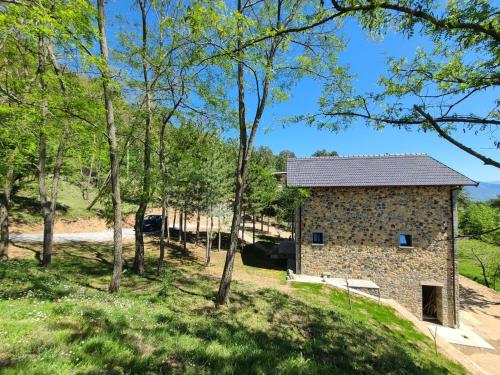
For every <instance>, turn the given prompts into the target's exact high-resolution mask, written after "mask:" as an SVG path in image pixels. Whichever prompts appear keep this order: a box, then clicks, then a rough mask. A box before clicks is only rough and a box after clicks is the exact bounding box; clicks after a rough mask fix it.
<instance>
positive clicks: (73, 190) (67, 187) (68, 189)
mask: <svg viewBox="0 0 500 375" xmlns="http://www.w3.org/2000/svg"><path fill="white" fill-rule="evenodd" d="M47 194H49V195H50V186H48V187H47ZM96 194H97V190H96V189H94V190H93V191H91V192H90V199H91V200H92V199H93V198H94V197H95V195H96ZM89 203H90V202H89V201H87V200H85V199H83V197H82V192H81V190H80V188H79V187H78V186H76V185H73V184H71V183H69V182H67V181H64V180H61V181H60V182H59V190H58V195H57V217H58V218H61V219H67V220H71V219H77V218H82V217H83V218H85V217H93V216H96V215H97V213H98V211H99V210H101V209H102V208H103V206H102V204H100V203H99V202H97V204H95V205H94V207H93V208H92V209H91V210H88V209H87V207H88V205H89ZM123 207H124V208H123V211H124V212H125V213H127V212H129V211H131V210H133V209H134V207H135V206H134V205H131V204H128V203H126V202H124V203H123ZM40 212H41V209H40V196H39V192H38V184H37V183H36V182H31V183H29V184H26V186H24V188H23V189H22V190H21V191H19V192H18V193H17V194H16V196H14V198H13V203H12V208H11V210H10V215H11V217H12V218H13V219H14V221H17V222H21V223H28V224H29V223H35V222H38V221H40V220H41V214H40Z"/></svg>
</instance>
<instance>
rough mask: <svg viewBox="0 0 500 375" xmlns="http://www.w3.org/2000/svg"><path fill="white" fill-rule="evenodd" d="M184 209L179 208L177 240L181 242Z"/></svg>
mask: <svg viewBox="0 0 500 375" xmlns="http://www.w3.org/2000/svg"><path fill="white" fill-rule="evenodd" d="M183 213H184V211H183V210H182V208H179V242H182V224H183V223H184V221H183V220H184V215H183Z"/></svg>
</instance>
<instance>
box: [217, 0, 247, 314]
mask: <svg viewBox="0 0 500 375" xmlns="http://www.w3.org/2000/svg"><path fill="white" fill-rule="evenodd" d="M242 12H243V7H242V4H241V0H238V13H240V14H241V13H242ZM238 28H239V35H238V48H239V59H238V123H239V128H240V142H239V149H238V164H237V166H236V183H235V191H234V201H233V219H232V222H231V239H230V245H229V249H228V251H227V253H226V261H225V263H224V271H223V272H222V277H221V280H220V285H219V291H218V292H217V296H216V304H217V305H226V304H228V303H229V291H230V288H231V280H232V277H233V267H234V258H235V255H236V248H237V246H238V232H239V228H240V223H241V206H242V204H243V192H244V189H245V172H246V165H245V162H246V160H245V159H246V152H247V130H246V118H245V117H246V116H245V90H244V65H243V60H242V58H243V49H242V39H243V35H242V31H241V25H238Z"/></svg>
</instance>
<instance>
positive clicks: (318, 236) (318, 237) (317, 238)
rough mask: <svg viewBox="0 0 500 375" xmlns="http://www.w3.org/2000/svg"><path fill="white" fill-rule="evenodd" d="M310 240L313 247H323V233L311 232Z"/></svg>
mask: <svg viewBox="0 0 500 375" xmlns="http://www.w3.org/2000/svg"><path fill="white" fill-rule="evenodd" d="M312 239H313V240H312V243H313V244H314V245H323V232H313V238H312Z"/></svg>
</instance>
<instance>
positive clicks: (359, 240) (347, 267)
mask: <svg viewBox="0 0 500 375" xmlns="http://www.w3.org/2000/svg"><path fill="white" fill-rule="evenodd" d="M451 189H452V187H450V186H390V187H329V188H311V195H310V197H309V198H308V199H307V200H306V202H305V203H304V204H303V206H302V208H301V212H300V214H299V215H298V216H300V218H298V219H299V220H297V223H298V226H299V227H300V228H297V229H299V231H298V232H297V234H298V238H297V241H298V247H297V257H298V259H297V264H298V272H300V273H302V274H307V275H321V274H322V273H323V272H330V273H331V274H332V277H339V278H350V279H365V280H371V281H373V282H375V283H376V284H377V285H379V287H380V295H381V297H382V298H393V299H395V300H396V301H398V302H399V303H401V304H402V305H403V306H405V307H406V308H407V309H409V310H410V311H411V312H412V313H413V314H414V315H415V316H417V317H418V318H420V319H422V285H433V286H437V287H438V296H440V298H438V301H437V307H438V319H439V320H440V321H441V323H442V324H444V325H447V326H454V325H455V319H454V305H456V306H457V308H458V300H457V298H458V289H456V290H455V293H453V276H455V280H456V281H457V282H456V283H455V288H458V275H454V272H453V264H454V262H456V259H454V257H453V251H452V243H453V220H452V199H451V194H450V192H451ZM316 231H319V232H323V237H324V244H323V245H313V244H312V233H313V232H316ZM402 233H405V234H411V236H412V247H411V248H401V247H400V246H399V235H400V234H402ZM441 288H442V289H441ZM454 296H455V304H454V303H453V298H454Z"/></svg>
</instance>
